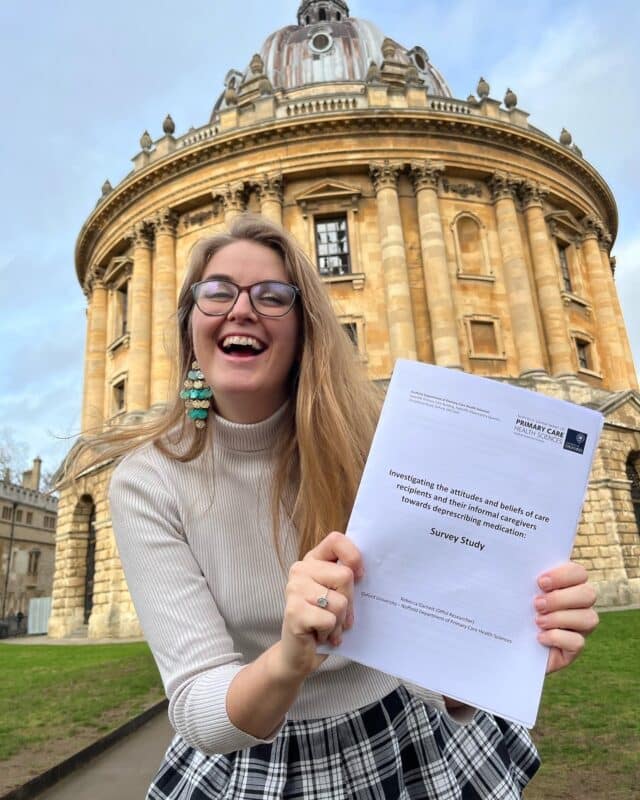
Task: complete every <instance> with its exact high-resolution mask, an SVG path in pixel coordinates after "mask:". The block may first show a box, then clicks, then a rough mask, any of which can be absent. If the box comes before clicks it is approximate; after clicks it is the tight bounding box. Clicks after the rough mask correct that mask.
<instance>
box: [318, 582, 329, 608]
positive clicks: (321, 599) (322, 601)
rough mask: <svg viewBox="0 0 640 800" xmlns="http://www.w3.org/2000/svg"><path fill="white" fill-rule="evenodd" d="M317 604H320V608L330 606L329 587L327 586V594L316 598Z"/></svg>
mask: <svg viewBox="0 0 640 800" xmlns="http://www.w3.org/2000/svg"><path fill="white" fill-rule="evenodd" d="M316 605H318V606H320V608H327V607H328V606H329V587H327V591H326V592H325V594H323V595H322V597H319V598H318V599H317V600H316Z"/></svg>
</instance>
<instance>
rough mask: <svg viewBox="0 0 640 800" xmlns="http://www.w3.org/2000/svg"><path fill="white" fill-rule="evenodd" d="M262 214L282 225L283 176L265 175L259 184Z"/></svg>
mask: <svg viewBox="0 0 640 800" xmlns="http://www.w3.org/2000/svg"><path fill="white" fill-rule="evenodd" d="M258 197H259V198H260V213H261V214H262V216H263V217H266V218H267V219H269V220H271V222H275V223H276V225H282V202H283V200H284V195H283V182H282V175H271V176H269V175H263V176H262V177H261V179H260V182H259V184H258Z"/></svg>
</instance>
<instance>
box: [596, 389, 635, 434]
mask: <svg viewBox="0 0 640 800" xmlns="http://www.w3.org/2000/svg"><path fill="white" fill-rule="evenodd" d="M598 411H601V412H602V413H603V414H604V416H605V423H608V424H611V425H616V426H621V427H624V428H631V429H632V430H637V431H640V394H639V393H638V392H636V391H634V390H633V389H628V390H627V391H626V392H618V393H616V394H615V395H613V396H612V397H610V398H609V399H608V400H606V401H605V402H604V403H603V404H602V405H601V406H600V407H599V408H598Z"/></svg>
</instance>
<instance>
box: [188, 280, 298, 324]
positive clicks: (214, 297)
mask: <svg viewBox="0 0 640 800" xmlns="http://www.w3.org/2000/svg"><path fill="white" fill-rule="evenodd" d="M194 289H195V300H196V303H197V304H198V307H199V308H200V310H201V311H202V312H203V313H204V314H212V315H214V316H218V315H222V314H226V313H227V312H228V311H229V310H230V309H231V307H232V306H233V304H234V303H235V302H236V299H237V298H238V295H239V294H240V287H239V286H237V285H236V284H235V283H231V281H222V280H217V279H215V280H209V281H202V283H198V284H196V286H195V287H194ZM295 297H296V290H295V288H294V287H293V286H290V285H289V284H287V283H280V282H279V281H261V282H260V283H254V284H253V286H251V287H249V298H250V300H251V305H252V306H253V308H254V309H255V311H257V312H258V314H263V315H264V316H265V317H280V316H283V315H284V314H286V313H287V312H288V311H289V309H290V308H291V307H292V305H293V303H294V300H295Z"/></svg>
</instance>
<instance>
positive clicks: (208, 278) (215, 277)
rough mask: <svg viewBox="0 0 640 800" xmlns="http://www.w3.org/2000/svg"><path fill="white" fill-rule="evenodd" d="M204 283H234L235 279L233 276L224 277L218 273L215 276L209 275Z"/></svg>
mask: <svg viewBox="0 0 640 800" xmlns="http://www.w3.org/2000/svg"><path fill="white" fill-rule="evenodd" d="M202 280H204V281H231V282H232V283H233V278H232V277H231V275H222V274H219V273H217V272H216V274H215V275H207V277H206V278H203V279H202Z"/></svg>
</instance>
